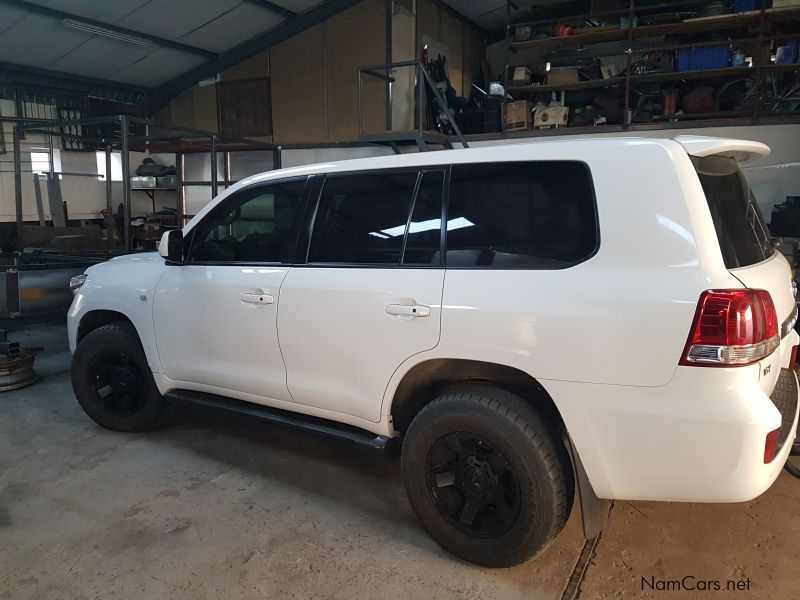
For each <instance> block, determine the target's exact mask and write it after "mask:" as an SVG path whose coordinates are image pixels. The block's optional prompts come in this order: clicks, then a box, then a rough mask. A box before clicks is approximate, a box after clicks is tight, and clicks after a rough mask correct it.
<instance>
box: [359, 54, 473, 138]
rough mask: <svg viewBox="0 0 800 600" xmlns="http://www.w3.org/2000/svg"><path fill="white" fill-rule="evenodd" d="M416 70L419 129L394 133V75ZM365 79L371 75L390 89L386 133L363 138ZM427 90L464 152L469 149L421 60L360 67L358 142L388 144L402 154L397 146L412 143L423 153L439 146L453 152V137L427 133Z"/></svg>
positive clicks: (388, 92) (445, 102)
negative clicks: (426, 89)
mask: <svg viewBox="0 0 800 600" xmlns="http://www.w3.org/2000/svg"><path fill="white" fill-rule="evenodd" d="M411 67H413V68H414V81H415V82H416V110H415V112H416V128H415V129H414V131H411V132H408V131H406V132H395V131H392V106H391V102H392V93H391V90H392V84H393V83H394V82H395V81H396V78H395V77H394V76H393V75H392V71H393V70H394V69H403V68H406V69H407V68H411ZM364 75H369V76H371V77H377V78H378V79H382V80H383V81H385V82H386V86H387V100H386V129H387V131H386V132H385V133H375V134H364V126H363V119H364V107H363V96H364V79H363V76H364ZM426 86H427V87H428V88H429V89H430V90H431V93H432V94H433V98H434V101H435V102H436V103H437V104H438V105H439V108H441V109H442V112H443V113H444V114H445V115H446V116H447V119H448V120H449V121H450V124H451V125H452V126H453V131H454V132H455V134H456V135H455V137H456V138H458V141H459V142H460V143H461V145H462V146H463V147H464V148H469V144H468V143H467V141H466V140H465V139H464V136H463V135H462V133H461V128H460V127H459V126H458V124H457V123H456V120H455V119H454V118H453V117H452V115H451V114H450V109H449V107H448V106H447V101H446V100H445V99H444V97H443V96H442V94H441V93H440V92H439V90H438V89H437V87H436V83H435V82H434V81H433V79H431V76H430V75H429V74H428V71H427V69H426V68H425V65H423V64H422V63H421V62H419V61H418V60H404V61H400V62H395V63H389V64H386V65H371V66H367V67H361V68H359V69H358V137H359V140H361V141H363V142H371V143H387V144H389V145H390V146H392V148H393V149H394V150H395V152H399V150H398V148H397V144H398V143H399V142H403V141H413V142H415V143H416V144H417V146H418V148H419V150H420V151H425V150H428V149H429V148H428V144H430V143H432V144H438V145H443V146H446V147H447V148H452V144H451V141H450V137H449V136H446V135H443V134H440V133H438V132H432V131H430V130H426V129H425V118H424V115H425V101H426V96H425V88H426Z"/></svg>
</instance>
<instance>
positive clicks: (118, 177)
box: [95, 152, 122, 181]
mask: <svg viewBox="0 0 800 600" xmlns="http://www.w3.org/2000/svg"><path fill="white" fill-rule="evenodd" d="M95 157H96V158H97V179H99V180H100V181H105V180H106V153H105V152H95ZM111 181H122V155H121V154H120V153H119V152H112V153H111Z"/></svg>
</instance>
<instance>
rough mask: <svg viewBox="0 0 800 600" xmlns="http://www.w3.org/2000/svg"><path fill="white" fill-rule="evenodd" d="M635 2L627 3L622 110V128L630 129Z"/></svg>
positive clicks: (631, 118) (631, 0)
mask: <svg viewBox="0 0 800 600" xmlns="http://www.w3.org/2000/svg"><path fill="white" fill-rule="evenodd" d="M634 2H635V0H630V1H629V2H628V51H627V52H626V53H625V104H624V107H623V109H622V128H623V129H624V130H626V131H627V130H628V129H630V126H631V122H632V121H633V115H632V114H630V113H631V56H632V54H633V17H634V15H635V14H636V13H635V11H634Z"/></svg>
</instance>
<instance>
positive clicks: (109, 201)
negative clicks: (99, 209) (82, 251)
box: [105, 146, 114, 252]
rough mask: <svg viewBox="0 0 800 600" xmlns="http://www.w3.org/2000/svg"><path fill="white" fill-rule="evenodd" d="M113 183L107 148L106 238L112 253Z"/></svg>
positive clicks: (109, 153) (109, 149)
mask: <svg viewBox="0 0 800 600" xmlns="http://www.w3.org/2000/svg"><path fill="white" fill-rule="evenodd" d="M112 191H113V189H112V183H111V146H106V211H107V214H108V217H107V218H106V219H105V222H106V227H107V228H108V232H107V234H106V237H107V238H108V251H109V252H111V245H112V243H113V241H114V230H113V229H111V227H110V225H111V222H112V221H113V220H114V218H113V217H112V216H111V215H112V214H114V210H113V208H112V206H111V204H112V199H111V196H112Z"/></svg>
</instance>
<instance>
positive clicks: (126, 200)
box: [119, 115, 132, 252]
mask: <svg viewBox="0 0 800 600" xmlns="http://www.w3.org/2000/svg"><path fill="white" fill-rule="evenodd" d="M119 122H120V127H121V128H122V212H123V215H122V231H123V232H124V240H125V251H126V252H130V251H131V249H132V248H131V165H130V153H129V149H128V117H127V116H126V115H122V116H121V117H120V119H119Z"/></svg>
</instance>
